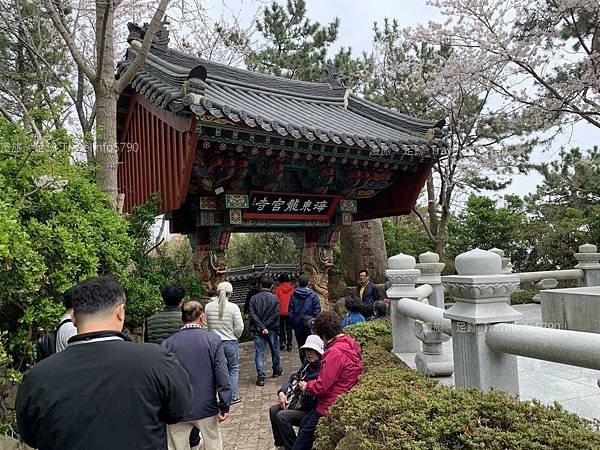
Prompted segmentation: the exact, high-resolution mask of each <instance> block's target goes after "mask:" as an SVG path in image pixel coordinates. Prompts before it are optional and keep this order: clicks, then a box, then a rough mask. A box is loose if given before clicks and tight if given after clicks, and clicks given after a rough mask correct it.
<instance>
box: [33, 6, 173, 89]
mask: <svg viewBox="0 0 600 450" xmlns="http://www.w3.org/2000/svg"><path fill="white" fill-rule="evenodd" d="M44 1H48V0H44ZM168 5H169V0H160V3H159V4H158V7H157V8H156V11H155V12H154V15H153V16H152V20H151V21H150V24H149V25H148V29H147V30H146V34H145V35H144V40H143V42H142V46H141V48H140V49H139V51H138V54H137V56H136V57H135V59H134V60H133V62H132V63H131V65H130V66H129V67H128V68H127V70H126V71H125V73H124V74H123V76H121V78H119V80H118V81H117V82H116V83H115V92H116V93H117V94H120V93H121V92H123V90H124V89H125V88H126V87H127V85H128V84H129V83H131V80H133V77H134V76H135V74H136V73H137V72H138V71H139V70H140V69H141V68H142V65H143V64H144V61H145V60H146V57H147V56H148V52H149V51H150V45H151V44H152V39H154V35H155V34H156V30H158V26H159V25H160V22H161V20H162V18H163V16H164V15H165V11H166V9H167V6H168Z"/></svg>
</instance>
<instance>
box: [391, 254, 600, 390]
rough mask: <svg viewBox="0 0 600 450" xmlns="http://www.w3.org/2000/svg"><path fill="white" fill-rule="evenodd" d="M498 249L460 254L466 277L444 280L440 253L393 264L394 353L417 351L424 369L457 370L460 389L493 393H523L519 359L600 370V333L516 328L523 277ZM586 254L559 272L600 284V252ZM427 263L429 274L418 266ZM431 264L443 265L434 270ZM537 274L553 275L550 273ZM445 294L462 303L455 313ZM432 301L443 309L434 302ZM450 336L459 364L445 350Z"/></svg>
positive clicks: (401, 257)
mask: <svg viewBox="0 0 600 450" xmlns="http://www.w3.org/2000/svg"><path fill="white" fill-rule="evenodd" d="M493 250H494V251H485V250H480V249H475V250H472V251H470V252H467V253H463V254H461V255H459V256H458V257H457V258H456V261H455V267H456V270H457V273H458V275H451V276H444V277H442V276H440V274H441V271H442V269H443V265H440V263H439V262H438V261H439V258H437V255H433V254H423V255H421V256H420V261H421V262H420V263H419V264H416V262H415V259H414V258H413V257H412V256H408V255H403V254H400V255H397V256H394V257H392V258H390V259H389V264H388V267H389V269H388V270H387V271H386V275H387V277H388V279H389V280H390V281H391V282H392V287H391V289H389V290H388V292H387V294H388V298H390V299H391V301H392V334H393V336H392V337H393V351H394V353H396V354H398V355H399V356H401V357H402V355H406V354H416V356H415V363H416V366H417V369H418V370H420V371H421V372H423V373H426V374H428V375H433V376H436V375H448V374H451V373H452V370H453V369H454V371H455V385H456V386H457V387H477V388H479V389H481V390H490V389H492V388H493V389H498V390H502V391H504V392H507V393H510V394H514V395H518V393H519V380H518V371H517V360H516V355H520V356H526V357H530V358H537V359H542V360H546V361H554V362H559V363H564V364H571V365H575V366H581V367H587V368H591V369H600V334H592V333H582V332H579V331H569V330H564V329H553V328H543V327H533V326H525V325H515V324H514V321H515V320H516V319H518V318H519V317H520V315H521V314H520V313H519V312H518V311H517V310H515V309H514V308H513V307H511V306H510V294H511V293H512V292H514V291H516V290H517V289H519V286H520V284H521V278H520V276H519V274H513V273H511V272H510V271H509V270H507V264H506V261H505V259H504V258H503V255H502V254H499V251H498V250H497V249H493ZM579 250H580V252H579V253H577V254H576V258H577V259H578V261H580V264H578V266H577V267H576V269H575V270H574V271H553V272H552V275H556V274H557V273H558V274H559V275H558V276H559V277H560V276H567V275H565V273H568V276H570V277H573V276H576V279H579V280H581V284H583V285H584V286H591V285H594V284H592V283H597V284H595V285H596V286H598V285H600V262H599V260H600V254H598V253H597V252H596V247H595V246H590V245H586V246H582V247H580V249H579ZM581 255H583V256H581ZM503 263H504V264H503ZM423 264H425V266H424V267H425V270H424V273H423V274H421V271H420V270H419V269H418V267H419V266H421V267H423ZM431 264H438V266H436V268H435V269H434V268H433V266H431ZM440 266H441V267H440ZM576 271H577V272H576ZM579 271H581V272H582V273H581V274H580V273H579ZM530 277H531V278H533V276H530ZM536 277H538V278H536V279H539V280H544V279H549V278H553V277H550V276H548V273H544V272H541V273H539V275H536ZM425 283H426V284H425ZM416 284H421V285H420V286H419V287H417V286H416ZM425 286H427V287H425ZM444 289H445V290H446V291H448V292H449V293H450V294H452V296H453V297H454V299H455V302H456V303H455V304H454V305H453V306H452V307H451V308H450V309H448V310H445V309H444V305H443V290H444ZM542 294H543V292H542ZM440 299H441V301H440ZM432 302H433V303H436V305H435V306H433V305H432V304H428V303H432ZM450 335H451V336H452V346H453V356H454V358H453V361H452V359H451V358H449V357H448V356H447V355H444V353H443V351H442V343H443V342H444V341H445V340H447V339H449V336H450Z"/></svg>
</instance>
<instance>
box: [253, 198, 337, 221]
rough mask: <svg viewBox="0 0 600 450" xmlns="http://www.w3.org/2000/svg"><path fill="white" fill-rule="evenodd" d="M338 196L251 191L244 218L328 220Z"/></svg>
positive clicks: (333, 210)
mask: <svg viewBox="0 0 600 450" xmlns="http://www.w3.org/2000/svg"><path fill="white" fill-rule="evenodd" d="M339 200H340V197H339V196H337V195H311V194H288V193H273V192H261V191H253V192H251V193H250V203H249V207H248V209H246V210H244V213H243V217H244V219H312V220H329V219H331V216H332V215H333V213H334V212H335V209H336V207H337V205H338V202H339Z"/></svg>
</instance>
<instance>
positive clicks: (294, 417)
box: [269, 335, 323, 450]
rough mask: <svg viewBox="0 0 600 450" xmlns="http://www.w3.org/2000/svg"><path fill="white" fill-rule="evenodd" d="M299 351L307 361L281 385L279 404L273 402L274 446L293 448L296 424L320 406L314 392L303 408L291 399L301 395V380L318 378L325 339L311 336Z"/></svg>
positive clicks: (270, 417) (305, 400)
mask: <svg viewBox="0 0 600 450" xmlns="http://www.w3.org/2000/svg"><path fill="white" fill-rule="evenodd" d="M300 351H302V352H303V353H304V355H305V357H306V360H307V363H306V364H305V365H304V366H302V367H301V368H300V370H298V372H296V373H293V374H292V376H291V377H290V379H289V380H288V381H286V382H285V383H284V384H283V386H281V389H279V391H277V395H278V396H279V403H278V404H277V405H273V406H272V407H271V409H270V410H269V419H270V420H271V428H272V429H273V439H274V441H275V446H276V447H278V448H279V449H285V450H290V449H291V448H292V446H293V445H294V442H295V441H296V432H295V431H294V428H293V427H297V426H299V425H300V423H301V422H302V419H303V418H304V416H305V415H306V414H308V413H309V411H312V410H313V409H315V407H316V406H317V399H316V398H315V397H314V395H306V396H304V397H303V401H302V404H301V405H300V407H297V404H296V405H293V404H292V405H291V404H290V402H289V400H290V398H292V396H299V394H300V388H299V386H298V382H299V381H310V380H314V379H316V378H317V375H318V374H319V369H320V368H321V356H323V341H322V340H321V338H320V337H319V336H314V335H311V336H309V337H308V339H306V342H305V343H304V345H303V346H302V347H300ZM294 406H296V407H294Z"/></svg>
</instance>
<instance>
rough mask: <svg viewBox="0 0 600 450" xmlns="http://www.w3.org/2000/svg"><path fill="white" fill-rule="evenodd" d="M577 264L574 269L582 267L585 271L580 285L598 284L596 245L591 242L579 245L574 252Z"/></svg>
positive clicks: (599, 256) (599, 265)
mask: <svg viewBox="0 0 600 450" xmlns="http://www.w3.org/2000/svg"><path fill="white" fill-rule="evenodd" d="M574 256H575V259H576V260H577V262H578V264H577V265H576V266H575V268H576V269H582V270H583V272H584V273H585V275H584V277H583V280H582V282H581V284H582V286H585V287H590V286H600V253H598V247H596V246H595V245H592V244H583V245H580V246H579V253H575V255H574Z"/></svg>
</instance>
